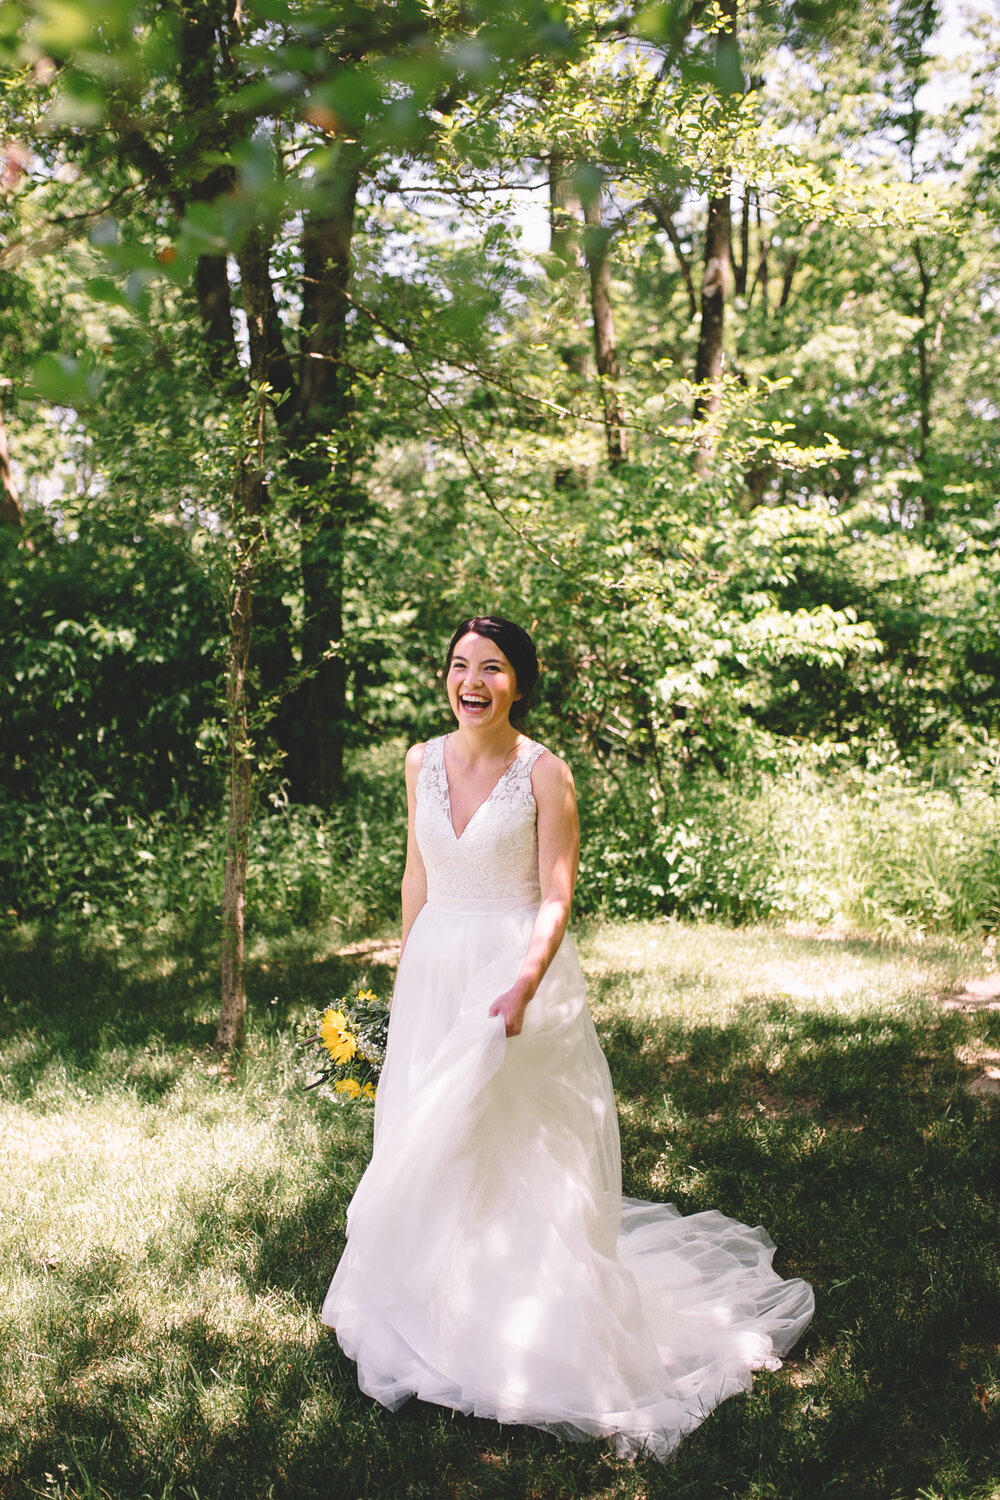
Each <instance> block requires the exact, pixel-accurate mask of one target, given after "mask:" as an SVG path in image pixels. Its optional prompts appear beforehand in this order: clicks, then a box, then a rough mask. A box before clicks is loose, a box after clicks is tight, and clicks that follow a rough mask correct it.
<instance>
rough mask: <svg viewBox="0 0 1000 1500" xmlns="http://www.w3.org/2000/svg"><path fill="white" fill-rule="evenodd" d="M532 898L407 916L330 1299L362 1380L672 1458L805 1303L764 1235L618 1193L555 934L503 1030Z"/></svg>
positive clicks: (398, 1398)
mask: <svg viewBox="0 0 1000 1500" xmlns="http://www.w3.org/2000/svg"><path fill="white" fill-rule="evenodd" d="M534 915H535V908H534V907H533V906H530V905H525V904H521V903H517V902H503V901H495V902H488V903H484V902H481V901H480V902H477V903H475V905H471V904H468V903H463V902H460V901H445V900H442V899H438V900H437V901H436V902H434V903H433V904H428V905H426V906H424V907H423V908H422V910H421V912H420V913H419V915H418V917H417V920H416V922H415V923H414V925H413V928H412V930H411V932H410V936H409V939H408V941H407V944H406V951H405V954H404V956H403V960H402V963H401V965H400V970H399V976H398V979H397V983H396V991H395V995H394V998H393V1005H392V1015H391V1021H390V1028H389V1045H388V1051H387V1056H386V1062H385V1067H384V1069H383V1073H382V1077H381V1080H380V1082H379V1087H378V1098H377V1101H376V1106H375V1146H374V1151H373V1154H372V1160H371V1163H370V1165H369V1167H368V1170H367V1171H366V1172H365V1174H364V1176H363V1178H362V1180H361V1183H360V1184H359V1186H358V1189H357V1192H356V1193H355V1195H354V1198H353V1200H352V1202H351V1205H350V1208H349V1210H348V1216H347V1248H346V1250H345V1251H344V1255H343V1257H342V1259H341V1261H340V1264H339V1266H338V1267H337V1271H336V1274H335V1276H334V1278H333V1282H332V1283H331V1286H330V1290H329V1292H328V1293H327V1297H326V1300H325V1302H324V1305H323V1321H324V1322H325V1323H327V1324H329V1325H330V1326H331V1327H333V1328H335V1329H336V1332H337V1337H338V1339H339V1341H340V1344H341V1346H342V1347H343V1349H344V1350H345V1352H346V1353H347V1354H348V1355H349V1356H350V1357H351V1358H352V1359H354V1360H355V1361H356V1362H357V1367H358V1380H359V1384H360V1386H361V1389H362V1390H363V1391H365V1392H366V1393H367V1394H368V1395H370V1396H373V1397H375V1399H376V1400H378V1401H380V1402H382V1404H383V1405H385V1406H387V1407H390V1408H395V1407H397V1406H399V1405H400V1404H401V1403H402V1402H403V1401H405V1400H406V1399H407V1398H408V1397H409V1396H413V1395H416V1396H419V1397H420V1398H422V1399H423V1400H425V1401H434V1402H438V1403H440V1404H441V1405H444V1406H449V1407H454V1408H455V1409H456V1410H458V1411H462V1412H471V1413H474V1414H475V1415H477V1416H484V1417H492V1418H495V1419H497V1420H498V1421H500V1422H523V1423H529V1424H530V1425H532V1426H535V1427H540V1428H545V1429H548V1430H552V1431H555V1432H557V1433H559V1434H561V1435H562V1436H564V1437H568V1438H586V1437H597V1436H606V1437H610V1438H612V1439H613V1440H614V1442H615V1444H616V1446H617V1448H618V1450H619V1452H620V1453H623V1454H626V1455H628V1456H634V1455H636V1454H638V1453H641V1452H648V1453H651V1454H654V1455H656V1456H657V1457H659V1458H664V1457H666V1455H667V1454H668V1453H669V1451H670V1450H671V1449H672V1448H673V1447H675V1446H676V1444H677V1443H678V1442H679V1441H680V1440H681V1438H682V1437H683V1436H684V1435H685V1434H686V1433H688V1432H690V1431H691V1429H692V1428H694V1427H696V1426H697V1425H698V1423H699V1422H701V1421H702V1420H703V1418H704V1417H705V1416H706V1415H707V1414H708V1412H709V1411H711V1409H712V1408H713V1407H714V1406H716V1405H717V1404H718V1402H720V1401H722V1400H724V1399H725V1398H726V1397H727V1396H730V1395H732V1394H733V1393H734V1392H736V1391H739V1390H742V1389H745V1388H746V1387H748V1386H749V1384H750V1374H751V1371H752V1370H753V1369H755V1368H759V1367H761V1366H767V1367H770V1368H774V1367H776V1366H777V1364H778V1363H779V1356H780V1355H782V1354H783V1353H785V1352H786V1351H787V1350H788V1349H789V1348H790V1347H791V1346H792V1344H794V1343H795V1341H796V1339H797V1338H798V1337H799V1335H800V1334H801V1332H802V1330H803V1329H804V1327H805V1326H806V1324H807V1323H808V1321H809V1319H810V1317H811V1316H812V1311H813V1297H812V1292H811V1290H810V1288H809V1287H808V1286H807V1285H806V1284H805V1282H802V1281H783V1280H781V1279H780V1278H779V1277H778V1276H777V1274H776V1273H775V1272H774V1270H773V1269H772V1267H771V1258H772V1255H773V1253H774V1246H773V1244H772V1242H771V1240H770V1239H769V1238H768V1236H767V1234H766V1233H765V1232H764V1231H763V1230H762V1229H760V1228H756V1229H752V1228H748V1227H747V1226H746V1225H743V1224H739V1223H737V1222H736V1221H734V1220H732V1219H729V1218H726V1217H725V1216H724V1215H723V1214H720V1213H714V1212H709V1213H699V1214H692V1215H689V1216H686V1217H682V1216H681V1215H680V1214H678V1212H677V1210H676V1209H675V1208H674V1207H673V1206H672V1205H671V1204H662V1203H644V1202H640V1201H638V1200H635V1199H626V1200H624V1202H623V1200H622V1197H621V1161H620V1151H619V1142H618V1125H617V1118H616V1115H615V1105H614V1095H613V1092H612V1088H611V1079H610V1076H609V1073H608V1067H607V1063H606V1062H605V1059H604V1054H603V1053H602V1051H601V1048H600V1044H599V1043H598V1040H597V1035H596V1033H595V1031H594V1026H593V1022H592V1020H591V1017H590V1013H589V1011H588V1010H587V1006H586V1003H585V990H584V982H583V976H582V974H581V971H580V966H579V962H578V960H577V957H576V952H575V950H574V948H573V945H572V943H571V942H570V941H569V940H568V939H567V940H564V941H563V943H562V945H561V947H560V949H559V951H558V953H557V954H556V956H555V959H554V960H553V962H552V964H551V965H550V967H549V969H548V971H547V973H546V975H545V977H544V979H543V980H542V983H541V985H540V986H539V989H538V991H537V993H536V995H535V997H534V999H533V1000H532V1002H531V1004H530V1005H529V1006H528V1009H527V1013H526V1018H525V1025H524V1030H523V1031H522V1033H521V1035H520V1036H519V1037H513V1038H511V1039H509V1040H508V1039H506V1038H505V1035H504V1024H503V1021H502V1019H501V1018H500V1017H493V1018H490V1017H489V1016H488V1015H487V1012H488V1010H489V1007H490V1004H491V1003H492V1001H493V1000H494V999H495V998H496V997H497V996H498V995H500V994H501V993H502V992H503V991H504V990H506V989H508V988H509V987H510V986H511V985H512V984H513V982H514V980H515V978H516V977H517V974H518V972H519V969H520V966H521V963H522V960H523V958H524V954H525V951H526V949H527V945H528V939H529V937H530V933H531V927H532V923H533V920H534Z"/></svg>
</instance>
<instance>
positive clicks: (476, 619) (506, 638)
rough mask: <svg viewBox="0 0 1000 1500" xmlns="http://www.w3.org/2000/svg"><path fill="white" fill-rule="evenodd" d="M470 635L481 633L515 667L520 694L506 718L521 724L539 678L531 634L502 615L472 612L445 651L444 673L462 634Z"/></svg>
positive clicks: (536, 656)
mask: <svg viewBox="0 0 1000 1500" xmlns="http://www.w3.org/2000/svg"><path fill="white" fill-rule="evenodd" d="M469 634H472V635H481V636H483V637H484V638H485V639H486V640H488V641H493V643H494V644H495V645H497V646H499V647H500V650H501V651H502V652H503V654H504V656H506V658H507V660H508V661H509V662H510V664H511V666H512V667H513V668H514V676H515V677H516V678H517V688H518V692H519V693H520V694H521V696H520V698H515V700H514V702H513V703H512V704H511V706H510V713H509V715H508V718H509V719H510V722H511V723H512V724H520V722H521V720H522V719H523V718H525V716H526V715H527V712H528V709H529V708H530V707H531V695H532V693H533V692H534V690H535V683H536V682H537V681H538V653H537V652H536V651H535V647H534V643H533V642H532V639H531V636H530V635H529V634H528V632H527V631H526V630H522V629H521V627H520V625H515V624H514V622H513V620H505V619H504V618H503V616H502V615H473V616H472V617H471V618H470V619H468V620H463V621H462V623H461V624H460V625H459V627H458V629H457V630H456V631H455V634H454V635H453V636H452V638H451V640H450V641H449V642H448V654H447V655H446V656H445V659H444V669H445V672H446V673H447V671H448V669H449V668H450V666H451V659H452V657H453V656H454V654H455V647H456V646H457V645H458V643H459V641H460V640H461V639H462V637H463V635H469Z"/></svg>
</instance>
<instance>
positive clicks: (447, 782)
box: [441, 734, 529, 844]
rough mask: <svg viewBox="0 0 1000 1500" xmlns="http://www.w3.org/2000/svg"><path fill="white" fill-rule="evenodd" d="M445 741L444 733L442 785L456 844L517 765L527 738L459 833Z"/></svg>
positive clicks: (442, 738) (442, 741)
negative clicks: (453, 804)
mask: <svg viewBox="0 0 1000 1500" xmlns="http://www.w3.org/2000/svg"><path fill="white" fill-rule="evenodd" d="M447 742H448V736H447V735H446V734H444V735H442V736H441V764H442V766H443V767H444V785H445V790H446V792H447V794H448V827H449V828H450V829H451V832H452V837H453V838H454V840H455V843H456V844H460V843H461V842H462V840H463V839H464V838H465V835H466V834H467V833H468V831H469V829H470V828H471V827H472V824H473V823H474V822H475V821H476V819H477V818H478V817H479V814H480V813H481V812H482V810H483V808H484V807H486V806H487V805H488V804H489V803H490V802H492V801H493V794H494V792H495V791H496V789H497V787H498V786H499V785H500V783H501V781H506V779H507V777H508V776H509V775H510V773H511V771H513V769H514V767H515V766H516V765H517V763H518V761H519V760H520V759H521V755H522V753H523V751H524V747H525V745H526V744H528V743H529V742H528V741H527V740H524V741H523V742H522V743H521V744H520V745H518V747H517V753H516V754H515V756H514V759H513V760H512V761H511V763H510V765H509V766H507V768H506V769H505V770H503V771H501V772H500V775H499V776H498V777H497V779H496V781H494V783H493V785H492V786H491V787H490V789H489V791H488V792H487V793H486V796H485V797H484V798H483V800H482V802H480V803H479V805H478V806H477V807H476V808H475V809H474V810H473V813H472V816H471V817H470V818H469V820H468V822H467V823H466V825H465V827H464V828H463V829H462V832H461V833H459V832H458V831H457V829H456V828H455V817H454V814H453V812H452V808H451V781H450V780H449V778H448V752H447V750H446V748H445V746H446V745H447Z"/></svg>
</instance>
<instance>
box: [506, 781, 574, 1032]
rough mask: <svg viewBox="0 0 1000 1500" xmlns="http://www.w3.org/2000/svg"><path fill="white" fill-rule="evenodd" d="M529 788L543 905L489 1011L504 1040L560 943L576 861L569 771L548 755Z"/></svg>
mask: <svg viewBox="0 0 1000 1500" xmlns="http://www.w3.org/2000/svg"><path fill="white" fill-rule="evenodd" d="M531 785H532V790H533V791H534V794H535V801H536V802H537V804H538V878H539V882H540V884H541V888H542V902H541V905H540V906H539V908H538V915H537V916H536V918H535V924H534V926H533V927H532V929H531V938H530V940H529V942H528V951H527V953H526V954H525V956H524V963H523V964H522V965H521V972H520V973H519V974H518V976H517V979H516V980H515V982H514V985H513V986H512V988H511V989H509V990H507V991H506V992H505V993H504V994H502V995H500V996H498V998H497V999H496V1000H494V1002H493V1004H492V1005H491V1006H490V1015H491V1016H500V1015H502V1016H503V1018H504V1021H505V1022H506V1025H507V1035H508V1036H517V1035H518V1033H519V1032H520V1030H521V1027H522V1025H523V1024H524V1012H525V1010H526V1009H527V1006H528V1002H529V1001H530V1000H531V997H532V996H533V995H534V993H535V991H536V990H537V988H538V986H539V985H540V984H541V982H542V976H543V974H544V973H545V971H546V969H547V968H548V967H549V964H550V963H551V962H552V960H553V959H554V958H555V956H556V952H557V950H558V948H559V944H560V943H561V942H562V940H563V935H564V934H565V931H566V927H567V924H568V923H569V912H570V907H571V905H572V903H573V891H574V890H575V888H576V872H577V867H578V865H579V862H580V823H579V819H578V818H577V812H576V789H575V787H574V786H573V775H572V772H571V771H570V769H569V766H567V765H566V763H565V761H562V760H560V759H559V757H558V756H557V755H552V754H551V753H550V752H546V754H545V755H542V756H539V758H538V760H537V761H536V762H535V765H534V767H533V768H532V772H531Z"/></svg>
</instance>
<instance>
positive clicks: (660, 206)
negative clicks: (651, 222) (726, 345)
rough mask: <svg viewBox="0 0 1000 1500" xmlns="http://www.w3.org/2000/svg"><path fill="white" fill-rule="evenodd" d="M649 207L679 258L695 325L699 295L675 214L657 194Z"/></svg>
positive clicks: (650, 201)
mask: <svg viewBox="0 0 1000 1500" xmlns="http://www.w3.org/2000/svg"><path fill="white" fill-rule="evenodd" d="M649 206H650V208H651V209H652V211H653V217H654V218H655V220H656V222H657V224H659V226H660V228H661V229H662V230H664V232H665V233H666V236H667V239H668V240H669V241H670V245H671V248H672V250H673V252H674V255H675V256H676V258H677V264H678V266H679V267H680V273H681V276H682V277H683V279H684V287H685V290H686V291H687V294H688V308H689V309H690V313H691V321H692V323H693V322H694V320H695V318H696V317H697V316H698V295H697V293H696V292H695V289H694V279H693V277H692V275H691V262H690V261H689V260H688V258H687V256H686V255H685V254H684V251H683V249H682V247H681V237H680V235H679V234H678V233H677V229H676V227H675V225H674V219H673V214H672V213H671V211H670V208H669V207H668V205H667V204H666V203H664V201H663V199H662V198H659V197H657V196H656V195H655V194H654V195H653V196H652V197H651V198H650V199H649Z"/></svg>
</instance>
